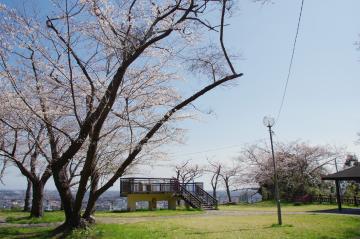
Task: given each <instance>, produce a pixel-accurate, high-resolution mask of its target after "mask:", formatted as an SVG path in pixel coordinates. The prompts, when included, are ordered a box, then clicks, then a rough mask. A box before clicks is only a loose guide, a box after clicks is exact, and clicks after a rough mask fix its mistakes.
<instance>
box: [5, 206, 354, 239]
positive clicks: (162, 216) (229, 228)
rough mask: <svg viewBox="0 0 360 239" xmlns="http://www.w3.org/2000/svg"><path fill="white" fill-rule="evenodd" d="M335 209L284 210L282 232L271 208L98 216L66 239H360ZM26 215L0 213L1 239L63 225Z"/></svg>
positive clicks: (58, 217)
mask: <svg viewBox="0 0 360 239" xmlns="http://www.w3.org/2000/svg"><path fill="white" fill-rule="evenodd" d="M334 208H336V206H335V205H324V204H310V205H300V206H294V205H293V204H291V203H287V204H284V205H283V207H282V209H283V222H284V224H283V225H282V226H278V225H277V224H276V222H277V217H276V208H275V206H274V204H273V203H272V202H262V203H257V204H252V205H247V204H242V205H231V206H220V207H219V210H214V211H198V210H185V209H179V210H175V211H170V210H157V211H138V212H132V213H129V212H98V213H96V219H97V224H96V225H94V226H93V227H91V228H89V229H88V230H83V231H75V232H73V233H72V234H70V235H68V236H67V237H66V238H104V239H110V238H119V239H120V238H121V239H127V238H129V239H133V238H134V239H141V238H178V239H182V238H186V239H192V238H205V239H207V238H226V239H231V238H274V239H275V238H321V239H325V238H328V239H330V238H360V215H341V214H333V213H327V210H330V209H334ZM323 211H324V212H325V213H324V212H323ZM27 215H28V214H27V213H23V212H19V211H0V221H1V223H0V238H50V237H51V232H52V230H53V229H54V228H55V227H56V226H58V225H60V223H61V221H62V220H63V214H62V212H46V213H45V217H44V218H43V219H41V220H34V219H29V218H28V217H27ZM55 238H56V237H55Z"/></svg>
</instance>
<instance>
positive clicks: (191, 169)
mask: <svg viewBox="0 0 360 239" xmlns="http://www.w3.org/2000/svg"><path fill="white" fill-rule="evenodd" d="M174 172H175V174H176V179H177V180H179V182H180V183H182V184H187V183H190V182H191V181H194V180H195V179H197V178H199V177H201V176H202V174H203V169H202V168H201V167H200V166H199V165H198V164H190V160H186V161H185V162H182V163H179V164H177V165H175V166H174Z"/></svg>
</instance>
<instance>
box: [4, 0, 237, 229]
mask: <svg viewBox="0 0 360 239" xmlns="http://www.w3.org/2000/svg"><path fill="white" fill-rule="evenodd" d="M231 3H232V1H230V0H215V1H214V0H167V1H161V2H160V1H148V0H146V1H145V0H131V1H130V0H129V1H127V0H123V1H110V0H109V1H105V0H82V1H76V2H72V1H53V9H52V10H53V12H51V13H45V15H46V17H43V15H42V14H37V15H35V14H29V13H28V14H22V13H20V12H19V11H15V10H12V9H8V8H7V7H5V6H4V5H1V6H0V12H1V13H0V14H1V27H0V32H1V35H0V36H1V41H0V44H1V46H0V67H1V78H2V80H4V81H5V82H6V85H5V86H3V88H5V89H6V90H7V92H9V93H11V94H13V95H16V99H17V100H18V101H19V103H21V105H22V106H23V107H24V111H26V112H28V114H30V115H31V117H32V118H34V119H36V122H37V124H41V125H42V128H41V133H42V134H44V138H46V141H44V143H45V145H46V146H43V147H44V148H45V149H46V150H47V151H48V152H49V153H48V155H50V157H49V159H48V161H49V162H50V163H49V164H48V165H49V167H50V170H47V171H46V172H49V173H50V172H51V173H52V175H53V179H54V182H55V185H56V188H57V190H58V191H59V194H60V197H61V200H62V203H63V206H64V212H65V222H64V224H63V226H62V227H60V229H61V230H62V229H64V228H65V229H73V228H77V227H82V226H85V225H86V224H87V223H89V222H93V217H92V216H91V215H92V213H93V212H94V210H95V203H96V201H97V199H98V198H99V197H100V195H102V194H103V193H104V192H105V191H106V190H108V189H109V188H110V187H111V186H112V185H113V184H114V183H115V182H116V181H117V180H118V179H119V177H121V176H122V175H123V174H124V173H126V171H127V170H128V169H129V167H131V166H132V165H134V164H136V163H137V162H139V160H145V159H146V158H147V157H148V156H147V155H151V153H156V152H155V151H156V150H157V149H158V148H159V146H161V145H163V144H164V143H167V142H170V141H174V140H176V138H177V135H178V132H179V129H178V128H177V127H176V124H175V122H177V121H179V120H181V119H184V118H187V117H188V115H189V110H191V108H190V107H188V106H189V105H191V104H192V103H193V102H194V101H195V100H196V99H198V98H199V97H201V96H202V95H204V94H205V93H207V92H209V91H211V90H213V89H214V88H216V87H218V86H220V85H223V84H226V83H227V82H231V81H233V80H235V79H237V78H239V77H241V76H242V74H240V73H237V72H236V71H235V68H234V66H233V64H232V62H231V59H232V58H233V56H232V55H230V54H228V53H227V51H226V48H225V45H224V27H225V25H226V24H225V17H226V15H227V12H228V11H229V10H230V8H231V6H232V4H231ZM217 17H218V18H217ZM209 36H210V37H209ZM214 37H217V39H219V42H218V43H217V44H215V43H213V42H212V41H211V42H209V41H208V39H209V38H212V39H214ZM191 73H196V77H197V78H201V79H202V80H201V81H199V85H200V86H199V90H197V91H195V92H193V93H191V94H190V96H188V97H186V96H185V94H184V87H186V86H187V85H188V84H189V83H188V82H191V81H190V80H189V78H191V77H192V76H191V75H192V74H191ZM185 92H186V91H185ZM32 130H33V129H32ZM39 130H40V128H39V129H38V131H39ZM41 137H42V136H41ZM35 148H39V146H38V147H35ZM39 150H40V149H39ZM44 157H45V156H44ZM81 159H83V163H82V164H80V165H81V166H80V167H79V170H80V175H78V176H77V178H78V180H79V183H78V185H77V187H76V190H75V194H73V193H72V191H71V183H69V173H68V167H69V165H70V164H71V162H72V161H79V160H81ZM101 179H102V180H101ZM88 190H89V199H88V203H87V205H86V208H85V210H84V212H82V202H83V200H84V196H85V193H86V191H88Z"/></svg>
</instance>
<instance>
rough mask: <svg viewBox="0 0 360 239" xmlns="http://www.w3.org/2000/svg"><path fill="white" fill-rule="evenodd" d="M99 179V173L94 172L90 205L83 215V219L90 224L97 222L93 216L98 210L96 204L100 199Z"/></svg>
mask: <svg viewBox="0 0 360 239" xmlns="http://www.w3.org/2000/svg"><path fill="white" fill-rule="evenodd" d="M99 179H100V176H99V174H98V173H97V172H94V173H93V175H92V177H91V187H90V195H89V200H88V204H87V205H86V209H85V212H84V215H83V218H84V219H85V220H86V221H87V222H88V223H94V222H95V220H94V218H93V217H91V215H92V214H94V212H95V209H96V207H95V204H96V201H97V199H98V197H97V196H96V190H97V189H98V185H99Z"/></svg>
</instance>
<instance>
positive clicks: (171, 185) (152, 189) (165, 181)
mask: <svg viewBox="0 0 360 239" xmlns="http://www.w3.org/2000/svg"><path fill="white" fill-rule="evenodd" d="M180 186H182V187H184V188H186V190H187V191H189V192H192V193H196V190H197V187H199V188H201V189H202V188H203V183H200V182H194V183H186V184H181V183H179V181H178V180H177V179H175V178H121V179H120V196H122V197H126V195H128V194H135V193H137V194H142V193H143V194H149V193H176V192H179V190H180Z"/></svg>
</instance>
